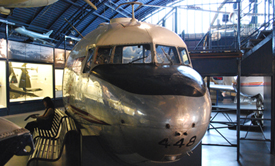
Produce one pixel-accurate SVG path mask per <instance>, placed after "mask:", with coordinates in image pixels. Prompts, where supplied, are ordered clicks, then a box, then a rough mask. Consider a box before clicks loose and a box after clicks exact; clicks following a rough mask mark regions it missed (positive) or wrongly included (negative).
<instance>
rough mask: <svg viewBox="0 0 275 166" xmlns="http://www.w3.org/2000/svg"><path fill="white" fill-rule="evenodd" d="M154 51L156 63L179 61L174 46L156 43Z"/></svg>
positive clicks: (176, 62) (175, 62)
mask: <svg viewBox="0 0 275 166" xmlns="http://www.w3.org/2000/svg"><path fill="white" fill-rule="evenodd" d="M156 53H157V54H156V57H157V61H158V63H164V64H165V63H170V64H179V63H180V61H179V57H178V53H177V49H176V47H171V46H163V45H156Z"/></svg>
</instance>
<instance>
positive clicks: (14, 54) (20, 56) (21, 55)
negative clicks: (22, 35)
mask: <svg viewBox="0 0 275 166" xmlns="http://www.w3.org/2000/svg"><path fill="white" fill-rule="evenodd" d="M9 59H16V60H26V44H25V43H20V42H15V41H9Z"/></svg>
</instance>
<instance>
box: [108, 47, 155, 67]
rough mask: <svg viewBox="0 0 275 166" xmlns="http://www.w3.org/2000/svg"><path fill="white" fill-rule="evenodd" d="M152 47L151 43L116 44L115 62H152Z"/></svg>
mask: <svg viewBox="0 0 275 166" xmlns="http://www.w3.org/2000/svg"><path fill="white" fill-rule="evenodd" d="M151 61H152V58H151V48H150V45H149V44H143V45H132V46H116V50H115V55H114V61H113V62H114V64H122V63H151Z"/></svg>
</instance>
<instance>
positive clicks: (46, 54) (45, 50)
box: [40, 46, 53, 63]
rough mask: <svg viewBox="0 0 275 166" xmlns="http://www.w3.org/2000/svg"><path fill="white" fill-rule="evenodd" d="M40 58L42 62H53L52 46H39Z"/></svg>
mask: <svg viewBox="0 0 275 166" xmlns="http://www.w3.org/2000/svg"><path fill="white" fill-rule="evenodd" d="M40 49H41V56H40V60H41V61H42V62H48V63H53V48H51V47H43V46H41V48H40Z"/></svg>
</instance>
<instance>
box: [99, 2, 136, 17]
mask: <svg viewBox="0 0 275 166" xmlns="http://www.w3.org/2000/svg"><path fill="white" fill-rule="evenodd" d="M104 5H105V6H107V7H108V8H111V9H113V10H114V11H116V12H117V13H119V14H121V15H123V16H124V17H129V16H130V17H131V15H127V14H125V13H123V12H121V11H119V10H116V9H115V8H114V7H113V6H111V5H109V4H107V3H104ZM123 11H124V9H123Z"/></svg>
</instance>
